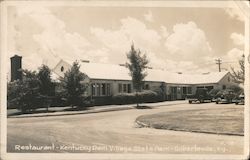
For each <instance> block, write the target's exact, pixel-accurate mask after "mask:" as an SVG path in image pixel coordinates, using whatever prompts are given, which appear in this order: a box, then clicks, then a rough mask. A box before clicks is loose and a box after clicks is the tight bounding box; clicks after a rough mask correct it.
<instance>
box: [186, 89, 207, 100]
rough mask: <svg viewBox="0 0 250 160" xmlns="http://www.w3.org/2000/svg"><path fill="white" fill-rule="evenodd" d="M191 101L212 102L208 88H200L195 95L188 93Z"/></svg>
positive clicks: (188, 98)
mask: <svg viewBox="0 0 250 160" xmlns="http://www.w3.org/2000/svg"><path fill="white" fill-rule="evenodd" d="M186 99H187V100H188V102H189V103H193V102H200V103H204V102H206V101H209V102H211V100H212V97H211V96H210V95H209V94H208V90H207V89H206V88H198V89H197V90H196V93H195V94H194V95H188V96H187V97H186Z"/></svg>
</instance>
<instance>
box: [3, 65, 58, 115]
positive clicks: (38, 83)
mask: <svg viewBox="0 0 250 160" xmlns="http://www.w3.org/2000/svg"><path fill="white" fill-rule="evenodd" d="M22 74H23V79H22V80H16V81H14V82H9V83H8V95H7V98H8V105H9V106H11V107H13V106H14V107H15V108H17V109H19V110H21V111H22V112H26V111H31V110H35V109H37V108H41V107H45V106H46V107H48V105H49V104H48V103H49V97H48V96H50V95H51V93H52V92H53V90H54V87H53V82H52V80H51V77H50V76H51V71H50V70H49V68H48V67H47V66H45V65H43V66H41V67H40V68H39V71H38V73H37V72H36V71H29V70H22Z"/></svg>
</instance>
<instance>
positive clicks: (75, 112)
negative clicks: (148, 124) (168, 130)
mask: <svg viewBox="0 0 250 160" xmlns="http://www.w3.org/2000/svg"><path fill="white" fill-rule="evenodd" d="M185 103H186V102H185V101H183V102H180V103H174V104H159V105H156V106H151V105H150V103H148V106H150V107H152V108H158V107H161V106H173V105H179V104H185ZM151 104H152V103H151ZM141 105H147V103H146V104H145V103H142V104H141ZM129 109H135V107H134V106H133V105H131V106H126V107H117V108H116V107H113V108H105V109H99V110H89V111H82V112H81V111H74V112H72V113H64V112H61V114H60V112H54V113H58V114H46V113H45V114H43V115H35V114H34V115H14V116H7V118H32V117H51V116H65V115H77V114H91V113H100V112H112V111H122V110H129Z"/></svg>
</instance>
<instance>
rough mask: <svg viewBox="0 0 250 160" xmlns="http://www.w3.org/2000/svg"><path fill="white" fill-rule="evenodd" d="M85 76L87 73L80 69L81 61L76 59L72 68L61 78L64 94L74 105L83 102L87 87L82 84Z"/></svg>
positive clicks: (69, 102) (79, 104)
mask: <svg viewBox="0 0 250 160" xmlns="http://www.w3.org/2000/svg"><path fill="white" fill-rule="evenodd" d="M85 77H86V76H85V74H84V73H82V72H81V71H80V65H79V63H78V62H77V61H75V62H74V63H73V65H72V67H71V69H70V70H69V71H67V72H66V73H65V74H64V77H63V78H61V79H60V81H61V85H62V92H63V96H64V97H65V98H66V100H67V102H68V104H70V105H71V106H72V107H73V106H81V104H82V101H83V93H84V91H85V90H86V87H85V86H84V85H83V84H81V81H83V80H84V79H85Z"/></svg>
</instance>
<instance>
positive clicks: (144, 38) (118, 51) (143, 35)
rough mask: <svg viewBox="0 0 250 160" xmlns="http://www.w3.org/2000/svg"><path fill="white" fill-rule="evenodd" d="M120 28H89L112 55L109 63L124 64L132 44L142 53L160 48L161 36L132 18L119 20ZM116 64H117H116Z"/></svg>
mask: <svg viewBox="0 0 250 160" xmlns="http://www.w3.org/2000/svg"><path fill="white" fill-rule="evenodd" d="M120 24H121V25H120V27H119V28H117V29H116V30H109V29H106V30H105V29H103V28H98V27H91V28H90V32H91V34H92V35H93V36H94V37H96V39H97V40H98V41H100V42H101V44H103V47H105V48H108V49H109V50H110V51H111V52H112V54H113V55H115V56H113V57H111V61H113V62H115V61H119V63H124V60H126V55H125V53H127V52H128V51H129V49H130V45H131V44H132V42H133V43H134V44H135V47H136V48H140V49H142V52H143V53H145V52H146V53H149V52H152V51H153V50H155V49H157V48H159V47H160V45H161V44H160V40H161V38H162V37H161V36H160V35H159V33H158V32H157V31H156V30H153V29H149V28H147V26H146V25H145V24H144V23H143V22H141V21H139V20H137V19H135V18H132V17H127V18H123V19H121V20H120ZM116 63H117V62H116Z"/></svg>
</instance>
